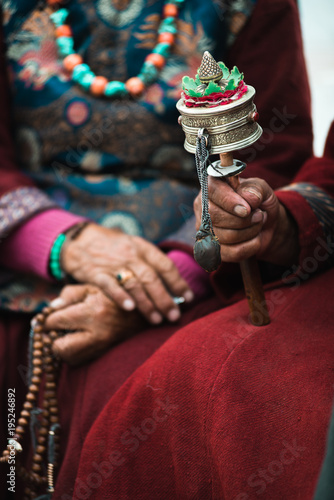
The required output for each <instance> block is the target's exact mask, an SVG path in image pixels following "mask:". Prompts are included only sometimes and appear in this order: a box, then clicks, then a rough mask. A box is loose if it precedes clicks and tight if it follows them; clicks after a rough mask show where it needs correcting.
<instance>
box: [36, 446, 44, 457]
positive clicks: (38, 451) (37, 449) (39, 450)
mask: <svg viewBox="0 0 334 500" xmlns="http://www.w3.org/2000/svg"><path fill="white" fill-rule="evenodd" d="M45 450H46V447H45V446H42V445H41V444H39V445H38V446H36V453H39V454H40V455H43V453H44V452H45Z"/></svg>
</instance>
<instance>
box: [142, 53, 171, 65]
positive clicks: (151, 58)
mask: <svg viewBox="0 0 334 500" xmlns="http://www.w3.org/2000/svg"><path fill="white" fill-rule="evenodd" d="M145 61H147V62H150V63H152V64H153V65H154V66H155V67H156V68H158V69H161V68H163V67H164V65H165V63H166V59H165V58H164V56H162V55H161V54H155V53H153V54H149V55H148V56H147V57H146V59H145Z"/></svg>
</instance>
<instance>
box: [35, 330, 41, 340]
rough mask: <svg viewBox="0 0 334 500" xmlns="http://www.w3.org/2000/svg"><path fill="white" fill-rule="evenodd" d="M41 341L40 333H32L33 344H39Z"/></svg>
mask: <svg viewBox="0 0 334 500" xmlns="http://www.w3.org/2000/svg"><path fill="white" fill-rule="evenodd" d="M41 341H42V333H41V332H36V330H35V331H34V342H41Z"/></svg>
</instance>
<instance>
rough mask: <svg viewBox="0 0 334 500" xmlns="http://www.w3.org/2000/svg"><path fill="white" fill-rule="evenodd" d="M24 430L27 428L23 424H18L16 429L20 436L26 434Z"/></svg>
mask: <svg viewBox="0 0 334 500" xmlns="http://www.w3.org/2000/svg"><path fill="white" fill-rule="evenodd" d="M24 431H25V429H24V427H22V426H21V425H18V426H17V427H16V429H15V432H16V434H18V435H19V436H20V437H21V436H22V435H23V434H24Z"/></svg>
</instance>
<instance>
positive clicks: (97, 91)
mask: <svg viewBox="0 0 334 500" xmlns="http://www.w3.org/2000/svg"><path fill="white" fill-rule="evenodd" d="M107 83H108V80H107V79H106V78H105V77H104V76H96V77H95V78H94V80H93V81H92V83H91V85H90V91H91V93H92V94H94V95H102V94H103V93H104V89H105V88H106V85H107Z"/></svg>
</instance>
